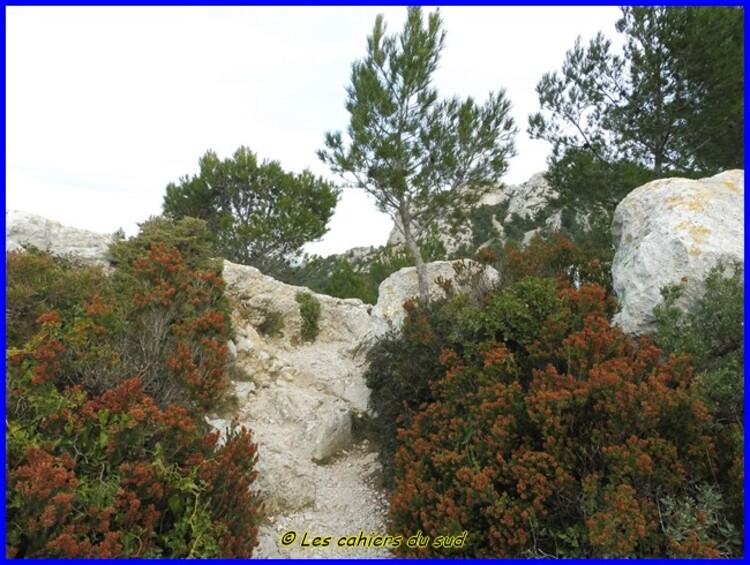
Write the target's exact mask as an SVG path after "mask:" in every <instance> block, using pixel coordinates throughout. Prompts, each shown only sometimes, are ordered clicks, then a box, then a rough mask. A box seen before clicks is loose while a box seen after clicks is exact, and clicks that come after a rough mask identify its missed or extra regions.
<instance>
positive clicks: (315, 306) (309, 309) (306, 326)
mask: <svg viewBox="0 0 750 565" xmlns="http://www.w3.org/2000/svg"><path fill="white" fill-rule="evenodd" d="M295 299H296V300H297V302H298V303H299V313H300V315H301V316H302V328H301V330H300V337H301V338H302V340H303V341H315V338H316V337H318V331H319V328H318V321H319V320H320V302H319V301H318V299H317V298H315V297H314V296H313V295H312V294H308V293H306V292H298V293H297V295H296V296H295Z"/></svg>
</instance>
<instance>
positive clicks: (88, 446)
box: [6, 245, 258, 558]
mask: <svg viewBox="0 0 750 565" xmlns="http://www.w3.org/2000/svg"><path fill="white" fill-rule="evenodd" d="M135 263H136V265H135V276H134V278H132V279H126V280H129V281H130V284H134V285H136V286H137V288H136V289H135V290H134V291H133V289H126V290H125V291H124V292H120V293H113V292H110V293H109V295H110V296H116V297H117V299H113V298H110V299H108V300H107V299H105V298H103V297H102V296H101V295H99V294H94V295H92V296H90V297H89V298H88V299H87V300H85V301H84V302H83V303H82V304H80V305H79V306H78V307H70V308H68V310H66V311H65V312H66V314H65V315H61V313H60V312H58V311H56V310H52V311H49V312H46V313H43V314H42V315H40V316H38V317H37V320H36V321H37V325H38V329H37V333H36V334H35V335H33V336H32V337H31V338H30V339H28V341H27V342H26V343H25V344H24V345H23V348H21V349H14V350H12V351H11V352H10V355H9V356H8V361H9V362H8V369H7V380H6V382H7V397H6V408H7V426H6V440H7V451H6V454H7V467H6V477H7V490H6V523H7V528H8V529H7V545H6V555H7V556H8V557H68V558H69V557H124V556H130V557H159V556H165V557H250V556H251V555H252V552H253V548H254V547H255V546H256V545H257V533H258V530H257V513H258V498H257V494H256V493H255V492H254V491H253V490H252V485H253V483H254V481H255V477H256V471H255V470H254V468H255V462H256V460H257V454H256V446H255V444H254V443H253V441H252V437H251V434H250V432H249V431H247V430H245V429H244V428H242V429H232V430H230V431H229V432H228V434H227V436H226V438H225V439H224V441H223V443H219V434H218V433H216V432H210V428H209V427H208V425H207V424H206V422H205V420H204V416H205V409H206V408H207V407H208V406H210V405H211V404H212V403H213V402H214V401H215V400H216V398H217V397H219V396H220V395H221V394H222V393H223V391H224V389H225V387H226V378H225V375H224V365H225V363H226V347H225V345H224V343H225V342H226V331H227V320H226V315H225V313H224V312H223V311H222V309H221V308H220V305H221V304H222V303H221V301H222V300H223V298H222V292H223V282H222V281H221V279H220V278H219V277H218V276H216V275H215V274H211V273H204V272H200V271H193V270H191V269H190V268H188V267H187V266H186V265H185V263H184V261H183V260H182V258H181V257H180V255H179V253H178V252H177V251H176V250H175V249H170V248H168V247H167V246H165V245H153V246H152V247H151V250H150V252H149V253H148V255H146V256H144V257H143V258H141V259H139V260H137V261H136V262H135ZM112 284H115V283H112ZM128 290H131V292H128ZM71 312H73V314H72V315H71V314H70V313H71ZM149 316H150V317H149ZM147 321H151V322H152V323H153V325H151V326H148V325H145V323H140V322H147ZM144 327H145V329H146V330H154V333H151V334H148V337H150V338H156V337H158V338H159V341H158V343H154V342H153V341H151V342H150V341H147V340H146V339H144V335H143V333H140V332H144V331H145V330H144ZM157 328H162V331H161V333H160V332H158V331H156V330H157ZM129 332H131V333H129ZM133 344H139V345H142V349H143V350H148V348H149V347H153V350H149V351H146V353H144V354H143V355H142V356H141V357H138V355H137V354H136V353H135V352H136V351H137V350H136V348H134V346H133ZM144 379H148V380H149V382H148V384H147V383H145V382H144ZM180 387H182V389H183V390H184V391H185V393H184V394H180V395H176V396H175V400H177V401H180V402H179V404H178V403H172V402H170V401H169V396H167V395H165V394H163V395H161V396H160V397H154V396H153V395H152V394H150V392H151V391H156V392H159V391H164V390H169V389H174V388H178V389H179V388H180Z"/></svg>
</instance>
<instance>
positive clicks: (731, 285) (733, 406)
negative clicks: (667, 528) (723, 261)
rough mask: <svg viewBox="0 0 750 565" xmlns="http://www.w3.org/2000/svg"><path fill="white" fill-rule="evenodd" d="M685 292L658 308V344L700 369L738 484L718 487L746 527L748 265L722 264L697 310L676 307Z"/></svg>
mask: <svg viewBox="0 0 750 565" xmlns="http://www.w3.org/2000/svg"><path fill="white" fill-rule="evenodd" d="M681 292H682V290H681V287H679V286H678V287H672V288H667V289H664V290H663V292H662V294H663V296H664V302H663V303H662V304H661V305H659V306H657V307H656V308H654V317H655V319H656V324H657V328H658V330H657V333H656V335H655V340H656V343H657V344H658V345H659V346H661V347H662V348H663V350H664V352H665V355H666V354H680V355H687V356H689V358H690V361H691V363H692V365H693V366H694V367H695V372H696V375H697V378H696V392H697V394H698V395H699V397H700V398H701V400H703V402H705V403H706V406H707V407H708V408H709V409H710V410H711V413H712V414H713V416H714V419H715V423H714V427H715V432H714V433H715V434H716V435H717V436H718V437H719V438H720V439H721V441H720V443H719V444H718V446H717V449H718V450H719V452H720V455H721V456H720V458H721V460H722V461H723V462H724V465H725V468H724V469H722V470H721V471H722V472H728V473H729V474H730V476H731V477H732V480H731V481H730V482H729V483H727V484H721V485H717V486H718V493H719V497H720V499H721V500H723V501H724V503H725V504H726V506H727V507H728V508H734V509H735V510H734V511H735V514H734V516H732V519H733V522H734V523H735V524H741V523H742V519H743V516H742V504H743V475H744V439H745V434H744V399H745V379H744V354H745V344H744V336H743V334H744V320H743V314H744V286H743V268H742V265H739V264H735V265H733V266H732V267H731V270H729V268H727V267H726V266H722V265H719V266H717V267H716V268H714V269H712V271H711V272H710V273H709V275H708V277H707V278H706V281H705V292H704V295H703V296H702V297H701V299H700V300H699V302H698V304H697V306H696V307H695V308H694V309H693V310H691V311H689V312H685V311H684V310H682V309H681V308H679V307H677V306H676V303H677V301H678V300H679V298H680V294H681Z"/></svg>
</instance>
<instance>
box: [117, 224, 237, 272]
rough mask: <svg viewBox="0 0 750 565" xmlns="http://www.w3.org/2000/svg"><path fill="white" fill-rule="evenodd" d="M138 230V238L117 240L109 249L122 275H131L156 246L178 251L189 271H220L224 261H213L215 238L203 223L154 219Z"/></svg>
mask: <svg viewBox="0 0 750 565" xmlns="http://www.w3.org/2000/svg"><path fill="white" fill-rule="evenodd" d="M138 227H139V228H140V229H139V231H138V235H136V236H134V237H131V238H128V239H117V240H116V241H115V242H114V243H113V244H112V245H111V246H110V250H109V254H110V258H111V259H110V260H111V261H112V263H113V264H114V265H115V266H116V267H118V268H119V274H124V273H126V272H128V270H129V269H128V268H129V267H130V266H132V264H133V262H134V261H136V260H137V259H139V258H141V257H143V256H144V255H145V254H147V253H148V252H149V250H150V249H151V246H152V245H154V244H156V245H160V244H164V245H166V246H167V247H170V248H172V247H173V248H175V249H177V251H178V252H179V253H180V256H181V257H182V258H183V260H184V261H185V263H186V264H187V266H188V267H189V268H190V269H195V270H202V271H212V272H216V273H220V272H221V268H222V267H221V260H219V259H215V258H214V257H216V250H215V247H214V244H215V235H214V234H212V233H211V232H210V231H209V229H208V226H207V224H206V222H205V221H204V220H199V219H197V218H182V219H180V220H177V221H174V220H170V219H168V218H165V217H163V216H152V217H151V218H149V219H148V220H146V221H145V222H143V223H142V224H139V225H138Z"/></svg>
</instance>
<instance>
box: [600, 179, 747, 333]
mask: <svg viewBox="0 0 750 565" xmlns="http://www.w3.org/2000/svg"><path fill="white" fill-rule="evenodd" d="M744 197H745V175H744V171H741V170H733V171H727V172H724V173H721V174H718V175H716V176H713V177H710V178H704V179H700V180H689V179H684V178H669V179H660V180H656V181H653V182H650V183H648V184H645V185H643V186H641V187H639V188H636V189H635V190H634V191H633V192H631V193H630V194H628V196H626V197H625V199H623V201H622V202H620V204H619V205H618V206H617V209H616V210H615V215H614V219H613V224H612V233H613V236H614V241H615V247H616V252H615V257H614V261H613V265H612V277H613V280H614V289H615V292H616V293H617V297H618V298H619V300H620V303H621V304H622V311H621V312H620V313H619V314H618V315H617V316H616V318H615V323H616V324H618V325H619V326H620V327H621V328H622V329H623V330H624V331H625V332H627V333H630V334H636V335H641V334H644V333H649V332H651V331H653V329H654V327H653V309H654V306H656V305H657V304H659V303H660V302H661V300H662V297H661V289H662V288H663V287H665V286H668V285H674V284H683V285H684V288H685V290H684V293H683V298H682V300H681V302H680V303H679V305H681V306H682V307H683V308H690V307H691V306H692V305H694V304H695V301H696V300H697V299H698V298H699V297H700V295H701V294H702V291H703V281H704V280H705V279H706V276H707V275H708V273H709V271H710V270H711V269H712V268H713V267H714V266H715V265H717V264H718V263H725V264H729V263H732V262H735V261H739V262H741V263H744V233H745V227H744V223H745V216H744Z"/></svg>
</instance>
